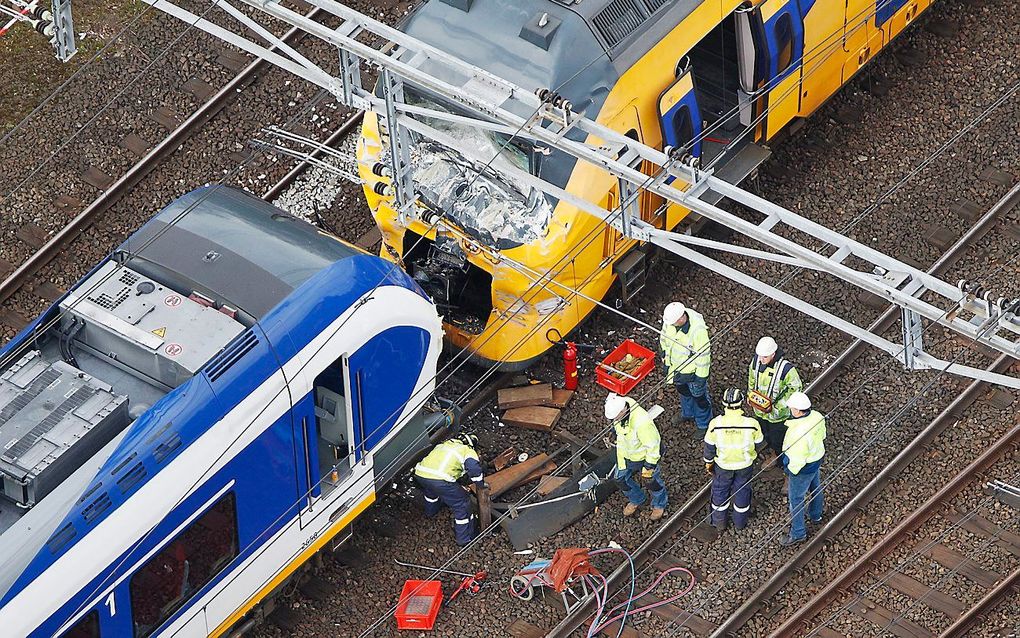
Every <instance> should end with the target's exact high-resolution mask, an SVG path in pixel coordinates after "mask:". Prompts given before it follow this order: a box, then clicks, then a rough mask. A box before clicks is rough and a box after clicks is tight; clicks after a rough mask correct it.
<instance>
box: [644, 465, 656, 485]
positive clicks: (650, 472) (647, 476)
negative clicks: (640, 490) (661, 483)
mask: <svg viewBox="0 0 1020 638" xmlns="http://www.w3.org/2000/svg"><path fill="white" fill-rule="evenodd" d="M641 480H642V481H644V484H645V487H651V486H652V485H654V484H655V468H651V467H645V468H641Z"/></svg>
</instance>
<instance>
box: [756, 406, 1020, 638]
mask: <svg viewBox="0 0 1020 638" xmlns="http://www.w3.org/2000/svg"><path fill="white" fill-rule="evenodd" d="M950 418H953V417H950ZM1018 443H1020V423H1018V424H1016V425H1014V427H1013V428H1011V429H1010V430H1009V431H1008V432H1006V433H1005V434H1004V435H1003V436H1001V437H999V438H998V440H997V441H996V442H995V443H993V444H992V445H990V446H989V447H988V448H987V449H986V450H985V451H984V452H983V453H982V454H981V455H980V456H979V457H978V458H977V459H975V460H974V461H973V462H972V463H970V464H969V465H968V466H967V467H965V468H964V469H963V470H961V471H960V472H959V473H958V474H957V475H956V476H954V477H953V478H952V480H950V481H949V482H947V483H946V484H945V485H944V486H943V487H942V488H941V489H939V490H938V492H937V493H936V494H934V495H933V496H932V497H931V498H929V499H928V500H927V501H926V502H925V503H924V504H923V505H921V507H919V508H918V509H916V510H915V511H914V512H913V513H912V514H910V515H909V516H908V517H906V518H905V519H904V520H903V521H902V522H901V523H900V524H899V525H898V526H897V527H896V528H895V529H894V530H892V531H891V532H890V533H889V534H888V535H886V536H885V537H884V538H883V539H882V540H881V541H880V542H879V543H877V544H875V545H873V546H872V547H871V548H869V549H868V551H867V552H866V553H865V554H864V555H862V556H861V557H860V558H858V559H857V561H856V562H854V564H853V565H851V566H850V567H849V568H847V569H846V570H845V571H844V572H843V573H842V574H840V575H839V576H838V577H837V578H836V579H835V580H833V581H831V582H830V583H829V584H828V585H826V586H825V587H824V588H823V589H822V590H821V591H820V592H818V593H817V594H816V595H815V596H814V597H813V598H812V599H811V600H810V601H809V602H808V603H807V604H806V605H802V606H801V607H799V608H798V609H797V611H796V612H795V613H794V614H793V615H792V616H790V617H789V618H787V619H786V620H785V621H784V622H783V624H782V625H781V626H780V627H779V628H778V629H776V630H775V632H774V633H773V634H772V635H773V636H792V635H804V636H822V637H823V638H832V637H834V636H841V635H845V634H846V633H847V632H850V633H853V634H865V633H870V632H874V631H875V630H878V631H881V632H884V633H890V634H893V635H896V636H900V637H903V638H925V637H926V636H935V635H938V636H940V637H949V636H962V635H964V634H965V632H966V631H967V630H968V629H970V628H971V627H973V626H974V624H975V623H976V622H977V621H978V620H979V619H980V618H981V617H982V616H983V615H984V614H986V613H988V612H989V611H990V610H991V609H993V608H994V607H995V605H996V604H997V603H999V602H1001V601H1002V600H1003V599H1004V598H1005V597H1006V596H1008V595H1010V594H1011V592H1013V591H1014V590H1015V588H1016V587H1017V586H1018V584H1020V567H1013V568H1012V569H1010V570H1009V571H1004V570H1003V568H1004V567H1005V568H1007V569H1008V568H1009V564H1010V562H1012V563H1016V560H1015V558H1016V557H1020V534H1017V531H1018V529H1017V522H1018V521H1020V503H1018V502H1016V501H1015V500H1013V501H1010V500H1009V499H1006V500H1005V502H1004V504H1005V509H1006V510H1007V511H1006V512H1001V513H999V515H998V518H999V519H1000V522H1001V523H1002V525H1003V526H1005V527H1002V526H1000V525H999V524H997V523H996V522H992V521H991V520H989V517H992V516H994V513H993V512H992V507H990V505H991V502H994V501H995V499H994V497H986V498H984V499H981V502H979V504H978V505H977V506H976V507H972V506H971V505H970V504H969V503H968V499H967V498H962V497H961V493H962V492H964V490H966V489H968V488H969V491H970V492H971V493H973V492H978V493H980V488H981V486H982V485H984V484H985V483H986V482H987V481H989V480H990V479H996V478H998V479H1004V480H1006V481H1010V480H1013V481H1015V478H1016V454H1015V452H1016V450H1017V446H1018ZM1010 455H1012V458H1011V459H1009V460H1010V461H1012V463H1007V462H1004V461H1003V457H1007V456H1010ZM969 500H973V497H971V498H970V499H969ZM955 531H963V532H967V533H969V534H971V535H972V538H971V539H970V540H969V543H968V545H969V547H968V548H965V551H964V552H960V551H957V550H956V549H953V548H952V547H951V546H950V545H949V540H950V537H951V535H952V533H953V532H955ZM978 547H981V548H994V550H996V551H994V552H991V553H987V554H986V555H984V556H982V557H981V558H971V557H970V556H968V555H967V552H966V549H971V550H975V549H976V548H978ZM894 552H898V553H900V554H904V553H906V554H908V555H909V556H908V557H907V558H904V559H901V560H900V561H898V562H897V563H896V564H895V565H894V566H893V567H892V568H889V567H888V565H887V564H886V563H887V561H883V558H884V557H886V556H889V555H890V554H892V553H894ZM974 553H977V552H976V551H975V552H974ZM921 556H928V557H930V558H931V559H932V560H933V561H935V562H936V563H938V564H939V565H941V566H942V568H943V569H942V570H940V571H941V572H943V573H941V574H940V575H941V577H940V578H938V580H937V582H936V581H929V582H921V581H919V580H918V579H916V578H914V577H913V576H910V575H908V573H907V571H908V569H907V568H908V567H910V566H911V563H914V562H916V561H917V559H918V558H920V557H921ZM1011 558H1012V560H1011ZM936 573H938V572H936ZM961 579H965V580H968V581H971V582H972V583H973V584H974V585H976V586H977V587H978V588H979V589H980V590H981V592H982V594H983V595H982V596H981V597H980V598H978V599H977V601H976V602H974V603H973V604H970V605H968V604H965V603H964V602H963V601H961V600H959V599H958V598H956V597H955V596H954V595H953V594H952V593H951V591H946V590H947V589H948V590H951V589H954V588H957V587H959V588H960V589H965V588H966V587H965V586H962V584H961V583H960V582H959V581H960V580H961ZM863 580H868V581H869V586H867V587H865V586H864V585H863V584H862V585H861V586H860V587H856V585H857V583H858V582H859V581H863ZM880 588H890V589H891V590H892V591H894V592H896V593H897V594H898V595H899V596H902V601H901V602H902V604H901V605H900V607H899V608H894V609H890V608H887V607H885V606H883V605H882V604H881V603H880V602H876V601H875V600H873V598H877V596H876V594H880V593H881V591H880ZM834 603H835V604H834ZM920 605H924V606H926V607H928V608H930V609H932V610H933V611H935V612H937V614H930V615H929V616H928V617H929V619H930V620H929V622H928V623H927V626H923V625H922V624H921V623H920V622H916V621H913V620H910V619H909V618H907V614H908V612H911V611H913V610H915V609H916V608H917V607H918V606H920ZM846 612H849V613H846ZM837 618H838V619H840V621H841V622H840V625H839V630H838V632H837V630H836V629H834V628H832V624H833V622H834V621H835V620H837ZM815 621H821V622H815Z"/></svg>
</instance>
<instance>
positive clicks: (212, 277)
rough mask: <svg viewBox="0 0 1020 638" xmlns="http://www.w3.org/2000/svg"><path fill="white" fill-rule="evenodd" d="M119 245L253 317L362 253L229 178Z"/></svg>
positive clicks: (135, 262)
mask: <svg viewBox="0 0 1020 638" xmlns="http://www.w3.org/2000/svg"><path fill="white" fill-rule="evenodd" d="M119 251H120V252H122V253H124V254H127V255H130V258H129V259H128V264H127V265H129V266H131V267H136V268H137V269H138V270H141V271H143V272H146V274H150V275H155V276H161V277H160V278H168V279H169V280H170V281H169V282H168V283H172V284H178V288H197V289H202V290H204V291H205V292H206V294H207V296H210V297H212V298H215V299H217V300H222V301H223V302H224V303H226V304H228V305H230V306H233V307H235V308H238V309H240V310H242V311H243V312H244V313H246V314H247V315H249V316H250V317H252V318H254V319H259V318H261V317H262V316H264V315H265V314H266V313H267V312H269V310H270V309H272V308H273V307H275V306H276V305H277V304H278V303H280V302H281V301H282V300H283V299H285V298H286V297H287V296H288V295H290V293H292V292H293V291H294V290H295V289H296V288H298V287H299V286H300V285H301V284H303V283H304V282H305V281H307V280H308V279H309V278H311V277H312V276H313V275H315V274H316V273H317V272H319V271H320V270H322V269H323V268H326V267H327V266H329V265H330V264H332V263H334V262H336V261H338V260H340V259H344V258H346V257H350V256H352V255H357V254H360V252H359V251H358V250H357V249H355V248H353V247H351V246H349V245H347V244H344V243H343V242H341V241H339V240H338V239H336V238H334V237H332V236H330V235H327V234H325V233H322V232H321V231H319V230H318V229H316V228H315V227H314V226H312V225H311V224H308V223H306V222H304V221H302V220H299V219H298V218H296V217H293V216H291V215H289V214H287V213H285V212H284V211H282V210H280V209H279V208H276V207H275V206H273V205H272V204H270V203H268V202H266V201H264V200H261V199H258V198H256V197H253V196H252V195H250V194H248V193H245V192H244V191H241V190H238V189H235V188H229V187H224V186H206V187H202V188H199V189H196V190H194V191H192V192H190V193H188V194H187V195H184V196H182V197H180V198H178V199H177V200H175V201H174V202H172V203H171V204H170V205H168V206H167V207H166V208H164V209H163V210H161V211H160V212H159V213H158V214H157V215H156V216H155V217H154V218H153V219H152V220H150V221H149V222H148V223H147V224H145V226H143V227H142V228H141V229H139V230H138V232H136V233H135V234H134V235H132V236H131V238H130V239H128V241H126V242H124V244H123V245H121V247H120V249H119ZM154 271H155V272H154Z"/></svg>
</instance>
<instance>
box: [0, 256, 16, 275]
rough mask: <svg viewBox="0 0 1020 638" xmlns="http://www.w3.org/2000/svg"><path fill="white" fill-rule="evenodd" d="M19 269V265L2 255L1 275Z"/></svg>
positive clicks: (0, 261)
mask: <svg viewBox="0 0 1020 638" xmlns="http://www.w3.org/2000/svg"><path fill="white" fill-rule="evenodd" d="M16 269H17V266H15V265H14V264H12V263H11V262H9V261H7V260H6V259H4V258H3V257H0V277H6V276H7V275H8V273H12V272H14V271H15V270H16Z"/></svg>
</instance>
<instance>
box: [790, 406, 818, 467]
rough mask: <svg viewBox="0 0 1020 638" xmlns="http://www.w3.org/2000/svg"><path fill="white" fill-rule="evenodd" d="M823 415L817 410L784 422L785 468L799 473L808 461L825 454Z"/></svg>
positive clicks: (810, 461) (811, 461)
mask: <svg viewBox="0 0 1020 638" xmlns="http://www.w3.org/2000/svg"><path fill="white" fill-rule="evenodd" d="M824 441H825V417H824V416H822V413H821V412H818V411H817V410H811V412H809V413H808V414H807V415H806V416H802V417H800V418H796V419H790V420H789V421H787V422H786V438H784V439H783V453H784V454H786V458H787V463H786V469H788V470H790V472H791V473H792V474H799V473H800V470H801V469H802V468H803V467H804V466H805V465H807V464H808V463H814V462H815V461H820V460H821V459H822V457H823V456H825V443H824Z"/></svg>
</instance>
